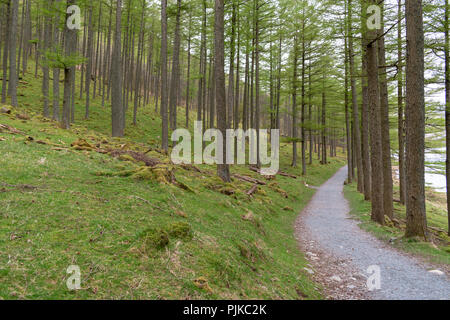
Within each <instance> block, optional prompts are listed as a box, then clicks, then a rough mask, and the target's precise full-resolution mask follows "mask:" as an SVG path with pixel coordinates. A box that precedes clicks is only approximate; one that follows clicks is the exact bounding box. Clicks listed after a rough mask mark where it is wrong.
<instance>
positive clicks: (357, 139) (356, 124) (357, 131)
mask: <svg viewBox="0 0 450 320" xmlns="http://www.w3.org/2000/svg"><path fill="white" fill-rule="evenodd" d="M352 7H353V4H352V0H349V2H348V17H349V24H348V36H349V38H348V55H349V65H350V82H351V90H352V109H353V110H352V111H353V141H354V143H353V144H354V148H353V153H354V154H355V160H356V161H355V162H356V169H357V178H358V190H359V191H360V192H364V170H363V164H362V152H361V128H360V126H361V125H360V121H359V106H358V92H357V89H356V75H355V58H354V52H353V28H352V26H353V23H352V22H353V14H352ZM353 167H355V164H353Z"/></svg>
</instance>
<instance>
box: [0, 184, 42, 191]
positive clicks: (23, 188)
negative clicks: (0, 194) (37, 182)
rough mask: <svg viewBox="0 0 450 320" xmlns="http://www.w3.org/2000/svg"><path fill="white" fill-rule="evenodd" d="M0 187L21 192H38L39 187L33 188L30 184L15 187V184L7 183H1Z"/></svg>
mask: <svg viewBox="0 0 450 320" xmlns="http://www.w3.org/2000/svg"><path fill="white" fill-rule="evenodd" d="M0 185H2V186H4V187H7V188H15V189H21V190H23V191H24V190H36V189H37V188H38V187H35V186H31V185H28V184H20V185H14V184H8V183H5V182H0Z"/></svg>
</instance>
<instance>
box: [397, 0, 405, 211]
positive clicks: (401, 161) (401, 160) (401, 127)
mask: <svg viewBox="0 0 450 320" xmlns="http://www.w3.org/2000/svg"><path fill="white" fill-rule="evenodd" d="M397 10H398V11H397V14H398V19H397V23H398V25H397V28H398V30H397V57H398V74H397V80H398V81H397V92H398V146H399V147H398V166H399V169H398V173H399V181H400V202H401V203H402V204H405V203H406V172H405V170H406V168H405V119H404V107H403V100H404V99H403V43H402V0H398V9H397Z"/></svg>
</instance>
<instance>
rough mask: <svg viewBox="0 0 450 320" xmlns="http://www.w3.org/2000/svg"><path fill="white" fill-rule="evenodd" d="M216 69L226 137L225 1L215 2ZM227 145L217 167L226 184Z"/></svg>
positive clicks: (221, 123) (219, 116)
mask: <svg viewBox="0 0 450 320" xmlns="http://www.w3.org/2000/svg"><path fill="white" fill-rule="evenodd" d="M214 35H215V37H214V48H215V50H214V51H215V55H214V59H215V60H214V67H215V72H214V74H215V78H216V106H217V125H218V129H219V130H220V131H221V132H222V135H223V136H224V137H225V136H226V130H227V116H226V114H227V113H226V108H227V106H226V101H225V99H226V96H225V70H224V69H225V50H224V0H215V23H214ZM226 151H227V148H226V144H225V143H224V144H223V164H219V165H218V166H217V174H218V176H219V177H220V178H221V179H222V180H223V181H224V182H230V181H231V179H230V168H229V166H228V165H227V164H226V158H227V156H226V155H227V153H226Z"/></svg>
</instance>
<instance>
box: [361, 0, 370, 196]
mask: <svg viewBox="0 0 450 320" xmlns="http://www.w3.org/2000/svg"><path fill="white" fill-rule="evenodd" d="M366 4H367V3H366V0H362V1H361V24H362V26H361V28H362V35H363V36H362V39H361V46H362V48H361V52H362V66H361V67H362V81H361V82H362V110H361V111H362V112H361V123H362V130H361V153H362V167H363V172H364V174H363V176H364V199H365V200H366V201H370V200H371V198H372V181H371V180H372V168H371V162H370V146H369V95H368V92H369V88H368V81H367V64H368V62H367V52H366V51H367V48H366V47H367V30H366V17H365V14H366V12H365V9H366Z"/></svg>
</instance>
